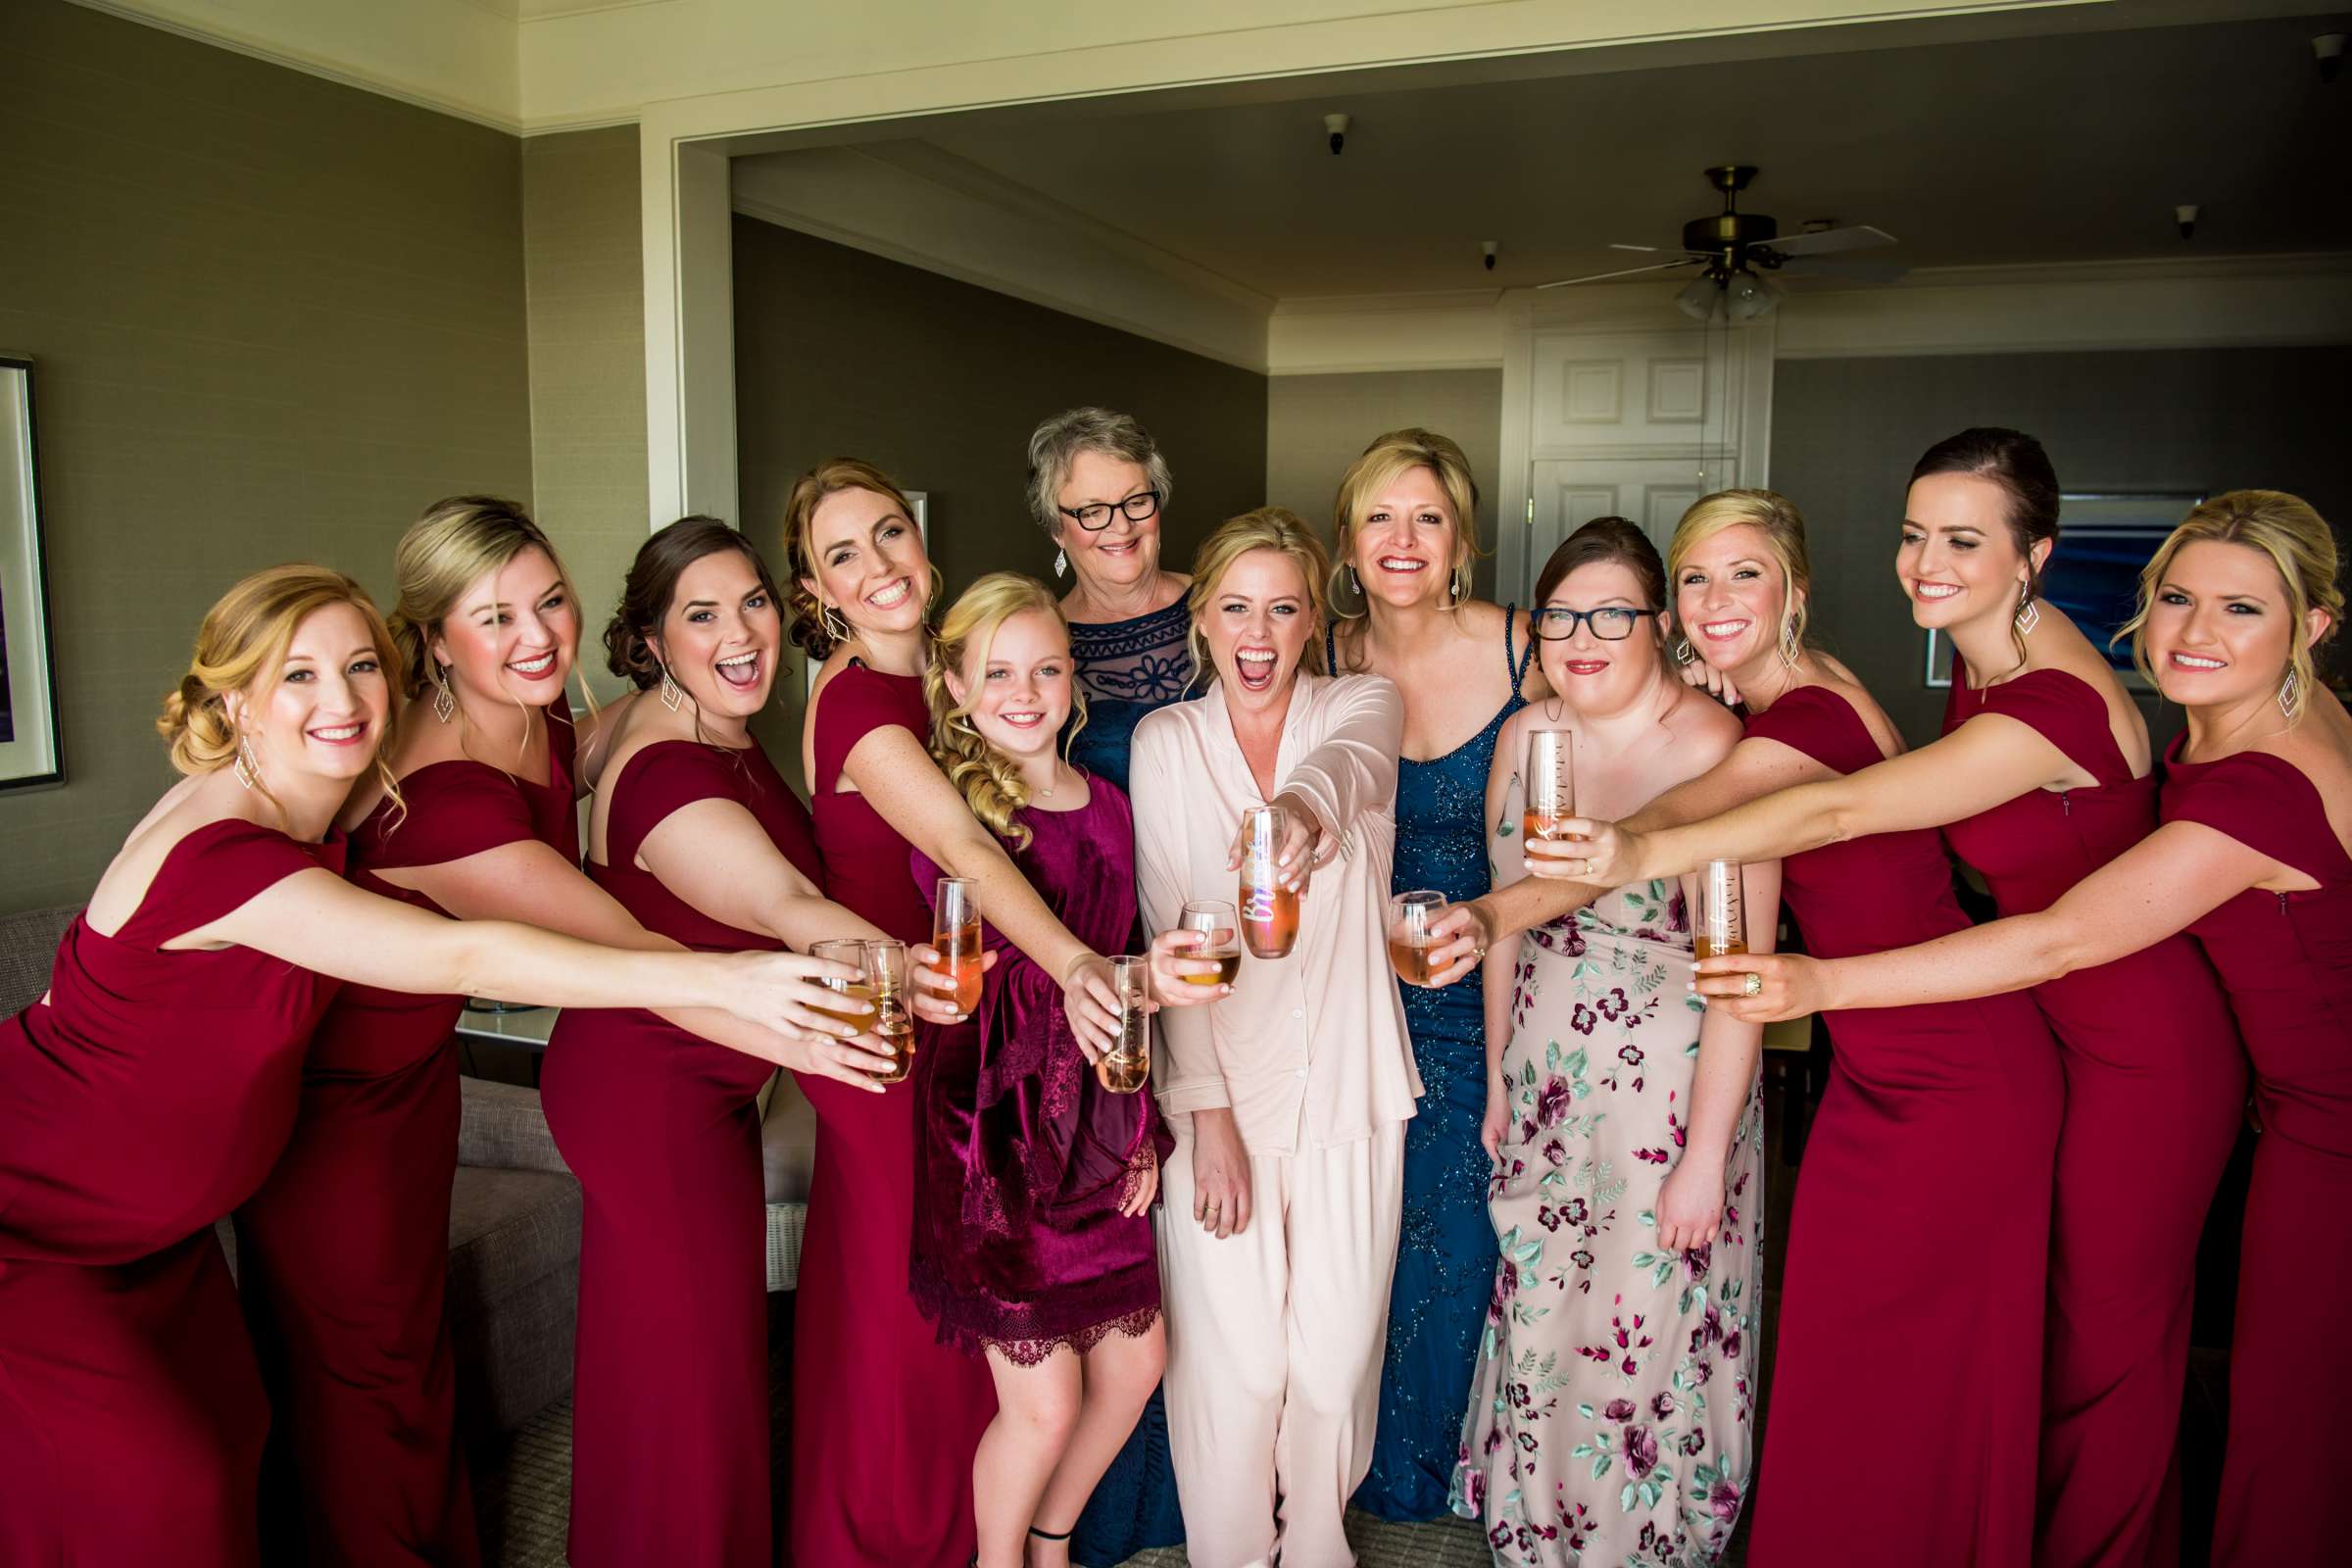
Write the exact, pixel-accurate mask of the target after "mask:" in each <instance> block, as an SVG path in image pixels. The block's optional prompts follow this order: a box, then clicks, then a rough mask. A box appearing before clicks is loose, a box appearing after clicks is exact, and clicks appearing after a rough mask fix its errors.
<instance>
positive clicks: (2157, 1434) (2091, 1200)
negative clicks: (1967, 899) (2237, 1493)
mask: <svg viewBox="0 0 2352 1568" xmlns="http://www.w3.org/2000/svg"><path fill="white" fill-rule="evenodd" d="M1968 680H1969V677H1968V669H1967V666H1966V664H1965V663H1958V662H1956V663H1955V664H1954V665H1953V669H1952V695H1951V698H1950V701H1949V702H1948V704H1947V705H1946V707H1945V710H1944V715H1943V727H1944V731H1945V732H1946V733H1947V734H1948V733H1949V732H1951V731H1952V730H1955V729H1957V728H1959V727H1960V725H1962V724H1963V723H1966V722H1967V721H1968V720H1969V719H1970V718H1972V717H1974V716H1976V715H1977V714H1979V713H1999V714H2002V715H2004V716H2006V717H2008V718H2012V719H2015V720H2016V721H2017V722H2019V723H2021V724H2024V725H2026V726H2028V727H2029V728H2031V729H2033V730H2034V732H2035V733H2036V734H2038V735H2040V736H2041V737H2042V738H2043V739H2045V740H2047V741H2048V742H2049V743H2050V744H2051V745H2052V746H2055V747H2057V748H2058V750H2059V751H2061V752H2063V753H2065V754H2066V756H2067V758H2068V759H2069V760H2072V761H2073V762H2074V763H2075V764H2076V765H2077V766H2078V767H2081V768H2082V769H2083V770H2084V771H2085V772H2087V773H2089V774H2090V775H2091V776H2092V777H2093V778H2095V779H2096V780H2098V783H2097V784H2096V785H2095V786H2093V787H2092V788H2089V789H2077V790H2065V791H2059V792H2052V791H2048V790H2035V791H2034V792H2033V793H2031V794H2028V795H2021V796H2019V797H2017V798H2016V799H2014V800H2010V801H2005V802H2003V803H2002V804H2001V805H1999V806H1996V807H1994V808H1993V809H1991V810H1989V811H1984V812H1981V813H1979V814H1978V815H1976V816H1972V817H1969V818H1966V819H1965V820H1962V821H1959V822H1955V823H1953V824H1952V825H1951V826H1949V827H1947V828H1945V829H1944V836H1945V837H1946V838H1947V839H1949V840H1950V841H1951V846H1952V848H1953V849H1954V850H1955V851H1956V852H1958V854H1959V856H1960V858H1962V859H1964V860H1966V861H1968V862H1969V863H1970V864H1971V865H1973V866H1975V867H1976V868H1977V869H1978V870H1979V871H1981V872H1983V873H1984V875H1985V885H1986V886H1987V887H1989V888H1990V889H1991V890H1992V897H1993V902H1994V903H1995V904H1996V905H1997V906H1998V907H1999V908H2000V912H2001V913H2002V914H2004V915H2012V914H2031V913H2034V912H2035V911H2036V910H2040V909H2046V908H2048V907H2050V906H2051V905H2053V904H2055V903H2057V902H2058V900H2059V899H2060V897H2062V896H2063V895H2064V894H2065V893H2066V892H2067V891H2068V890H2069V889H2071V888H2072V887H2073V886H2074V885H2075V884H2076V883H2078V882H2080V881H2082V879H2083V878H2084V877H2086V876H2088V875H2090V873H2092V872H2093V871H2096V870H2097V869H2098V868H2099V867H2100V866H2102V865H2105V864H2106V863H2107V862H2108V861H2109V860H2112V859H2114V858H2116V857H2117V856H2119V855H2121V854H2123V853H2124V852H2125V851H2126V850H2128V849H2130V848H2131V847H2132V846H2133V845H2134V844H2137V843H2138V842H2139V841H2140V840H2141V839H2143V838H2145V837H2147V835H2148V834H2150V833H2152V832H2154V831H2155V830H2156V778H2155V775H2154V774H2153V773H2152V772H2151V773H2150V774H2148V775H2147V776H2145V777H2142V778H2133V777H2132V776H2131V765H2130V764H2129V763H2128V762H2126V761H2125V760H2124V755H2123V753H2122V751H2121V750H2119V749H2118V748H2117V746H2116V744H2115V732H2114V730H2113V729H2112V728H2111V727H2110V725H2109V723H2108V717H2107V704H2106V701H2105V699H2103V698H2102V697H2101V696H2100V695H2099V693H2098V691H2097V690H2096V689H2095V688H2094V687H2092V686H2091V685H2089V684H2088V683H2087V682H2085V681H2083V680H2082V678H2081V677H2079V676H2076V675H2071V674H2068V673H2067V672H2066V671H2064V670H2058V669H2036V670H2030V671H2028V672H2027V673H2025V674H2023V675H2020V676H2018V677H2017V678H2016V679H2014V680H2009V681H2004V682H2001V683H2000V684H1998V685H1995V686H1992V687H1989V688H1987V689H1985V690H1984V691H1978V690H1976V689H1974V688H1973V687H1971V686H1970V685H1969V683H1968ZM2033 996H2034V1002H2035V1003H2036V1004H2037V1005H2039V1006H2040V1008H2041V1011H2042V1016H2043V1017H2045V1018H2046V1019H2048V1020H2049V1025H2050V1029H2051V1032H2052V1033H2053V1034H2055V1035H2056V1036H2057V1040H2058V1061H2059V1065H2060V1067H2061V1068H2062V1069H2063V1070H2064V1072H2065V1076H2066V1115H2065V1120H2064V1121H2063V1122H2062V1123H2061V1124H2060V1127H2059V1133H2058V1165H2057V1179H2056V1193H2055V1205H2054V1207H2053V1210H2052V1214H2051V1222H2050V1223H2051V1230H2050V1303H2049V1322H2048V1330H2047V1332H2048V1338H2047V1341H2046V1355H2047V1360H2046V1362H2045V1364H2044V1366H2043V1368H2042V1413H2041V1480H2040V1504H2039V1507H2040V1525H2039V1528H2038V1530H2037V1531H2036V1534H2035V1541H2034V1559H2035V1561H2036V1562H2037V1563H2040V1564H2041V1565H2043V1568H2087V1565H2091V1564H2098V1565H2101V1568H2130V1565H2140V1564H2146V1565H2154V1564H2169V1563H2173V1562H2177V1561H2178V1560H2179V1559H2180V1474H2179V1471H2178V1469H2177V1467H2176V1464H2175V1460H2174V1452H2173V1450H2174V1448H2175V1446H2177V1434H2178V1432H2179V1430H2180V1398H2181V1391H2182V1388H2183V1385H2184V1383H2185V1381H2186V1377H2187V1370H2188V1316H2189V1304H2190V1298H2191V1296H2192V1294H2193V1288H2194V1285H2195V1274H2196V1260H2197V1238H2198V1236H2199V1234H2200V1232H2201V1230H2202V1228H2203V1226H2204V1223H2205V1210H2206V1209H2207V1207H2208V1206H2210V1205H2211V1203H2212V1201H2213V1190H2214V1187H2215V1186H2216V1185H2217V1184H2218V1183H2219V1182H2220V1181H2221V1176H2222V1166H2223V1165H2224V1164H2225V1163H2227V1162H2228V1160H2229V1151H2230V1148H2231V1146H2232V1145H2234V1144H2235V1142H2236V1140H2237V1127H2238V1121H2239V1112H2240V1108H2241V1107H2242V1106H2243V1104H2244V1103H2245V1084H2246V1067H2245V1053H2244V1050H2243V1049H2242V1048H2241V1047H2240V1046H2239V1045H2238V1041H2237V1026H2236V1024H2235V1023H2234V1022H2233V1021H2232V1020H2231V1018H2230V1016H2229V1005H2228V1004H2227V1003H2225V1002H2224V1001H2223V998H2222V988H2221V983H2220V982H2219V981H2218V980H2216V979H2215V978H2214V974H2213V966H2212V965H2211V964H2209V963H2207V962H2206V961H2205V956H2204V954H2203V953H2202V952H2201V951H2199V949H2198V947H2197V945H2196V943H2195V942H2193V941H2192V940H2190V939H2189V938H2188V937H2186V936H2176V937H2171V938H2168V939H2167V940H2165V941H2163V942H2159V943H2157V944H2155V945H2154V946H2153V947H2147V948H2142V949H2141V950H2140V951H2139V952H2137V953H2134V954H2131V955H2129V956H2126V957H2122V958H2119V959H2117V960H2116V961H2115V962H2113V963H2106V964H2101V965H2100V966H2099V967H2097V968H2095V969H2083V970H2079V971H2077V972H2076V973H2074V974H2070V975H2065V976H2062V977H2060V978H2059V979H2056V980H2051V981H2047V982H2045V983H2043V984H2041V985H2039V986H2036V987H2034V992H2033ZM2157 1149H2160V1150H2162V1151H2163V1152H2164V1153H2163V1157H2162V1158H2159V1159H2150V1158H2149V1157H2148V1152H2149V1151H2151V1150H2157Z"/></svg>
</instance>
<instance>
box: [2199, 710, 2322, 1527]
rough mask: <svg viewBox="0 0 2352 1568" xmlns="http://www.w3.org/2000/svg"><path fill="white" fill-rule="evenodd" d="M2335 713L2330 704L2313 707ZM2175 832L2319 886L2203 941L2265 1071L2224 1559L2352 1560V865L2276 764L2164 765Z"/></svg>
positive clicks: (2240, 1309)
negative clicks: (2349, 1458)
mask: <svg viewBox="0 0 2352 1568" xmlns="http://www.w3.org/2000/svg"><path fill="white" fill-rule="evenodd" d="M2314 700H2315V701H2318V702H2326V701H2328V699H2327V697H2326V696H2325V695H2322V696H2319V697H2317V698H2315V699H2314ZM2165 761H2166V767H2167V777H2166V780H2165V786H2164V819H2165V820H2166V821H2167V822H2201V823H2203V824H2204V825H2205V826H2207V827H2210V828H2212V829H2214V830H2215V831H2217V832H2220V833H2226V834H2228V835H2229V837H2231V838H2233V839H2235V840H2237V841H2238V842H2239V843H2240V844H2243V845H2245V846H2247V847H2248V848H2249V849H2252V850H2255V851H2257V852H2259V853H2261V854H2263V855H2267V856H2269V857H2271V858H2273V859H2275V860H2278V861H2279V862H2280V863H2281V864H2284V865H2290V866H2292V867H2294V868H2295V869H2296V870H2298V871H2301V872H2302V873H2303V874H2304V875H2306V876H2308V877H2310V878H2312V879H2313V880H2314V881H2316V882H2318V883H2319V884H2320V885H2319V886H2318V887H2317V888H2315V889H2310V890H2307V891H2305V892H2301V893H2270V892H2265V891H2264V890H2262V889H2260V888H2250V889H2248V890H2247V891H2245V892H2243V893H2240V894H2239V895H2237V897H2235V898H2233V899H2231V900H2229V902H2228V903H2227V904H2224V905H2222V906H2221V907H2218V908H2216V909H2213V910H2211V911H2209V912H2208V913H2207V914H2206V915H2205V916H2204V917H2203V918H2201V919H2199V920H2198V921H2197V922H2196V923H2195V924H2194V925H2192V926H2190V927H2189V930H2190V931H2191V932H2192V933H2194V934H2195V936H2196V939H2197V941H2198V943H2199V944H2201V945H2202V946H2203V947H2204V949H2205V952H2206V954H2207V955H2208V956H2210V957H2211V958H2212V959H2213V964H2214V967H2215V968H2216V969H2217V970H2219V971H2220V973H2221V977H2222V985H2223V987H2224V988H2225V989H2226V990H2227V991H2228V992H2229V1005H2230V1008H2231V1010H2233V1011H2234V1012H2235V1013H2236V1014H2237V1023H2238V1028H2239V1030H2240V1031H2241V1032H2242V1033H2243V1034H2244V1036H2245V1041H2246V1052H2247V1054H2248V1055H2250V1056H2251V1057H2252V1058H2253V1063H2254V1108H2255V1113H2256V1115H2257V1117H2258V1118H2259V1119H2260V1122H2261V1125H2262V1132H2261V1135H2260V1136H2259V1137H2258V1138H2256V1140H2255V1143H2254V1179H2253V1185H2252V1187H2251V1188H2250V1189H2249V1190H2248V1192H2247V1194H2246V1230H2245V1246H2244V1250H2243V1251H2242V1252H2241V1254H2240V1256H2239V1262H2238V1275H2237V1324H2236V1329H2235V1331H2234V1334H2233V1337H2232V1340H2231V1343H2230V1348H2229V1446H2228V1447H2227V1449H2226V1450H2225V1452H2224V1455H2223V1460H2222V1500H2221V1509H2220V1512H2219V1514H2218V1515H2217V1517H2216V1521H2215V1525H2214V1540H2213V1561H2214V1562H2215V1563H2216V1564H2219V1565H2225V1568H2235V1565H2245V1568H2253V1565H2255V1564H2264V1565H2269V1564H2275V1563H2322V1562H2341V1561H2343V1560H2344V1551H2345V1547H2344V1526H2343V1522H2342V1519H2341V1517H2340V1513H2341V1510H2340V1509H2339V1508H2338V1507H2336V1506H2335V1503H2334V1499H2335V1498H2337V1497H2338V1496H2340V1495H2341V1494H2342V1492H2343V1481H2342V1478H2341V1475H2340V1466H2339V1465H2338V1464H2337V1459H2338V1457H2339V1455H2338V1445H2339V1443H2340V1442H2341V1439H2342V1435H2343V1424H2344V1415H2345V1411H2346V1410H2347V1409H2352V1337H2347V1335H2346V1334H2345V1331H2344V1323H2343V1316H2342V1313H2343V1303H2344V1302H2345V1301H2346V1300H2347V1299H2352V1022H2348V1021H2347V1020H2352V857H2347V856H2346V855H2345V853H2344V846H2343V841H2342V840H2340V839H2338V838H2337V837H2336V835H2335V829H2334V827H2333V826H2332V825H2330V824H2329V822H2328V820H2327V807H2326V806H2325V805H2324V804H2323V803H2322V801H2321V799H2320V792H2319V790H2318V789H2317V788H2316V787H2315V786H2314V785H2313V784H2312V781H2311V779H2310V778H2309V777H2308V776H2307V775H2306V774H2305V773H2304V772H2303V771H2302V770H2301V769H2300V768H2297V767H2296V766H2294V765H2293V764H2292V763H2290V762H2287V761H2284V760H2280V759H2278V758H2276V757H2273V756H2271V755H2269V754H2268V753H2265V752H2240V753H2238V754H2237V755H2236V756H2235V757H2228V758H2224V759H2222V760H2220V761H2216V762H2184V761H2182V760H2180V742H2176V743H2175V745H2174V749H2173V751H2172V752H2171V754H2169V755H2168V756H2167V758H2166V760H2165Z"/></svg>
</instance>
